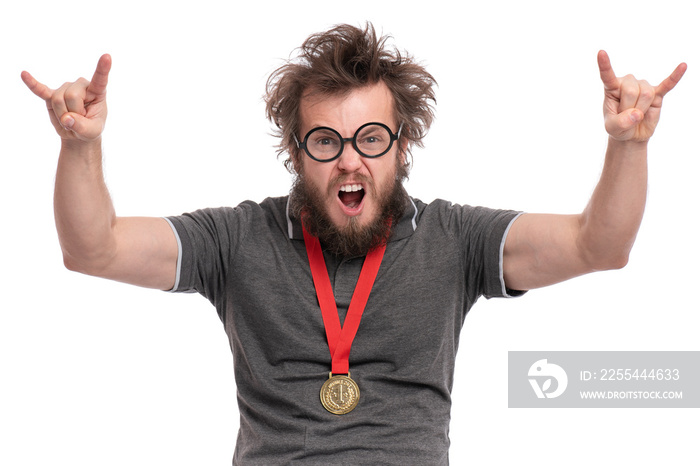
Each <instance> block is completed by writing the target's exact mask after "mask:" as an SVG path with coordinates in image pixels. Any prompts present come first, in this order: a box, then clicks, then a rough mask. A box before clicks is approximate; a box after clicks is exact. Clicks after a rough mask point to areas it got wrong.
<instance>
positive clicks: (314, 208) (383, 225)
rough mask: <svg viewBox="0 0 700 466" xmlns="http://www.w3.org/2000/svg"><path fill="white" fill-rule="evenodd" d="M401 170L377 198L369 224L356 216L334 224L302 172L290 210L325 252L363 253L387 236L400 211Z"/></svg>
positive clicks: (402, 203) (402, 195) (403, 205)
mask: <svg viewBox="0 0 700 466" xmlns="http://www.w3.org/2000/svg"><path fill="white" fill-rule="evenodd" d="M401 168H403V167H401ZM403 173H404V172H403V170H399V173H398V176H396V177H395V178H394V183H393V186H391V189H389V191H388V193H386V194H383V195H381V196H378V197H377V200H378V201H379V215H378V216H377V218H375V219H374V220H373V221H372V222H370V224H369V225H366V226H360V225H359V223H358V219H357V218H355V217H351V218H350V219H348V223H347V224H346V225H345V226H343V227H338V226H336V225H335V224H334V223H333V221H332V220H331V219H330V217H329V216H328V213H327V212H326V208H325V197H324V196H323V194H322V193H321V192H320V190H319V189H318V188H316V187H315V186H313V185H312V184H311V183H309V182H308V181H306V178H305V177H304V176H303V174H298V175H297V178H296V180H295V181H294V184H293V186H292V191H291V195H290V211H291V213H292V215H293V216H294V217H295V218H299V219H302V222H303V223H304V227H305V228H306V230H307V231H308V232H309V233H311V234H312V235H313V236H316V237H317V238H318V239H319V240H320V241H321V244H322V245H323V249H324V250H325V251H328V252H330V253H331V254H334V255H337V256H342V257H358V256H364V255H366V254H367V253H368V252H369V251H370V250H371V249H373V248H375V247H377V246H380V245H381V244H383V243H385V242H386V241H387V240H388V239H389V236H390V235H391V228H392V226H393V225H396V224H397V223H398V222H399V220H400V219H401V217H402V215H403V213H404V210H405V208H406V203H407V202H408V194H407V193H406V190H405V189H404V187H403V179H404V178H405V176H404V175H403ZM367 186H368V187H369V184H367Z"/></svg>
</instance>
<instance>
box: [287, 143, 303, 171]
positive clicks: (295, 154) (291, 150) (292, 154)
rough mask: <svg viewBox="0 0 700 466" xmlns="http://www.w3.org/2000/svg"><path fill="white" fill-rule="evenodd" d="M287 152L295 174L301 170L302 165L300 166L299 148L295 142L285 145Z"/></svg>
mask: <svg viewBox="0 0 700 466" xmlns="http://www.w3.org/2000/svg"><path fill="white" fill-rule="evenodd" d="M287 153H288V154H289V159H290V160H291V164H290V166H291V168H292V169H293V170H294V172H295V173H296V174H300V173H301V172H302V171H303V167H302V166H301V164H302V163H303V162H302V160H301V157H300V156H301V150H299V148H298V147H297V146H296V144H290V145H289V147H287Z"/></svg>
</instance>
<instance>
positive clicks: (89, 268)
mask: <svg viewBox="0 0 700 466" xmlns="http://www.w3.org/2000/svg"><path fill="white" fill-rule="evenodd" d="M98 264H99V262H98V261H97V260H94V259H93V260H90V259H86V258H80V257H76V256H74V255H72V254H69V253H67V252H66V251H63V266H64V267H65V268H66V269H68V270H70V271H71V272H78V273H82V274H85V275H93V276H101V270H102V269H104V267H100V266H99V265H98Z"/></svg>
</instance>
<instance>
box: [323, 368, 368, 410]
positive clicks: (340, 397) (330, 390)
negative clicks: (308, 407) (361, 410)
mask: <svg viewBox="0 0 700 466" xmlns="http://www.w3.org/2000/svg"><path fill="white" fill-rule="evenodd" d="M358 401H360V387H358V386H357V383H355V381H354V380H352V379H351V378H350V374H348V375H347V376H345V375H333V374H332V373H331V374H330V375H329V378H328V380H326V383H324V384H323V386H322V387H321V404H323V407H324V408H326V409H327V410H328V411H329V412H331V413H333V414H347V413H349V412H350V411H352V410H353V409H355V406H357V403H358Z"/></svg>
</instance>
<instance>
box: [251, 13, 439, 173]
mask: <svg viewBox="0 0 700 466" xmlns="http://www.w3.org/2000/svg"><path fill="white" fill-rule="evenodd" d="M389 38H390V36H382V37H380V38H378V37H377V34H376V32H375V30H374V27H373V26H372V24H371V23H367V24H366V26H365V28H364V29H360V28H357V27H354V26H350V25H347V24H344V25H338V26H335V27H333V28H332V29H330V30H328V31H325V32H321V33H318V34H314V35H311V36H310V37H309V38H307V39H306V40H305V41H304V43H303V44H302V45H301V47H299V49H298V55H297V56H296V57H295V58H291V59H289V60H288V61H287V63H286V64H284V65H283V66H281V67H280V68H278V69H277V70H275V71H274V72H273V73H272V74H271V75H270V77H269V78H268V80H267V92H266V94H265V102H266V113H267V118H268V119H269V120H270V121H271V122H273V123H274V124H275V125H276V126H277V131H276V133H275V135H276V136H278V137H280V138H281V141H280V143H279V145H278V153H279V154H282V153H283V152H285V151H289V152H290V154H289V157H288V158H287V160H285V162H284V165H285V166H286V167H287V170H289V171H290V172H292V173H293V172H294V164H295V161H296V162H298V161H299V160H298V157H299V155H300V152H299V151H298V150H296V143H295V141H294V135H295V134H298V132H299V130H300V127H301V121H300V118H299V106H300V102H301V99H302V97H303V96H304V93H305V92H307V91H309V90H313V92H317V93H321V94H322V95H344V94H347V93H349V92H350V91H352V90H354V89H358V88H361V87H364V86H366V85H370V84H376V83H378V82H380V81H381V82H383V83H384V84H386V86H387V87H388V88H389V90H390V91H391V94H392V95H393V98H394V115H395V117H396V119H397V122H396V123H397V124H403V129H402V131H401V139H402V141H400V144H399V147H402V146H403V143H406V142H407V144H405V145H406V152H407V154H406V155H407V157H406V162H405V163H406V167H405V168H406V170H408V167H409V165H410V162H409V157H408V156H409V155H410V150H411V147H412V146H413V145H417V146H419V147H422V145H423V144H422V140H423V137H424V136H425V134H426V133H427V131H428V129H429V128H430V125H431V123H432V122H433V107H432V104H431V102H432V103H433V104H434V103H435V91H434V89H433V86H434V85H435V84H436V81H435V79H434V78H433V77H432V76H431V75H430V74H429V73H428V72H427V71H426V70H425V68H424V67H423V66H421V65H419V64H418V63H416V62H415V61H414V60H413V58H412V57H410V56H408V55H401V53H400V52H399V51H398V50H397V49H396V48H393V49H390V48H389V47H387V44H386V43H387V40H388V39H389ZM290 148H294V149H292V150H290Z"/></svg>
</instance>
